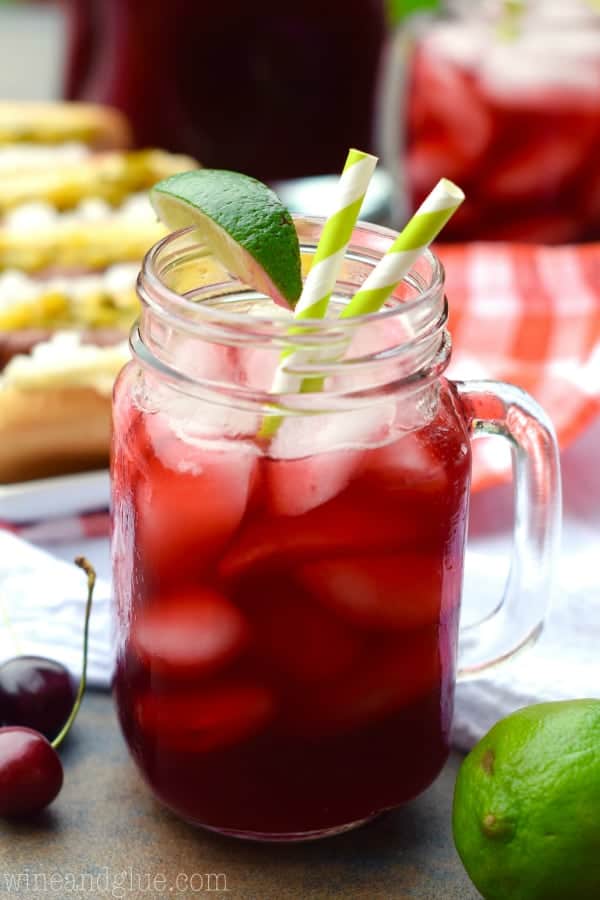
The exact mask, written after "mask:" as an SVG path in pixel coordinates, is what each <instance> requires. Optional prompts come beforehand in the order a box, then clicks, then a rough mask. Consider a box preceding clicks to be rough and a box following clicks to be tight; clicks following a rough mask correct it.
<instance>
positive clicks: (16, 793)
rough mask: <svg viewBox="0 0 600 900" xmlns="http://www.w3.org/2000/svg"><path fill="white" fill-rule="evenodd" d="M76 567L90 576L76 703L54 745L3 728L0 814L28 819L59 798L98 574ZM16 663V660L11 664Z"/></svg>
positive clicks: (29, 732)
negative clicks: (65, 745) (63, 750)
mask: <svg viewBox="0 0 600 900" xmlns="http://www.w3.org/2000/svg"><path fill="white" fill-rule="evenodd" d="M75 563H76V565H78V566H79V568H80V569H83V571H84V572H85V573H86V575H87V584H88V596H87V603H86V607H85V625H84V632H83V665H82V668H81V678H80V681H79V688H78V690H77V696H76V697H75V702H74V703H73V705H72V708H71V712H70V714H69V715H68V718H67V720H66V722H65V723H64V725H63V727H62V728H61V730H60V732H59V733H58V734H57V735H56V737H55V738H54V740H53V741H52V742H50V741H48V740H47V739H46V738H45V737H44V736H43V735H42V734H40V732H39V731H34V730H33V729H32V728H25V727H23V726H5V727H3V728H0V815H1V816H24V815H28V814H31V813H36V812H40V811H41V810H42V809H44V808H45V807H46V806H48V805H49V804H50V803H52V801H53V800H54V798H55V797H56V796H57V795H58V793H59V791H60V789H61V787H62V783H63V767H62V763H61V761H60V758H59V756H58V753H57V752H56V751H57V749H58V748H59V747H60V745H61V744H62V742H63V741H64V739H65V738H66V736H67V735H68V733H69V731H70V730H71V726H72V725H73V722H74V721H75V719H76V717H77V713H78V712H79V707H80V706H81V701H82V699H83V695H84V693H85V685H86V672H87V655H88V632H89V622H90V612H91V609H92V595H93V593H94V584H95V582H96V573H95V572H94V570H93V568H92V566H91V565H90V564H89V562H88V561H87V560H86V559H84V558H83V557H78V558H77V559H76V560H75ZM11 662H12V661H11Z"/></svg>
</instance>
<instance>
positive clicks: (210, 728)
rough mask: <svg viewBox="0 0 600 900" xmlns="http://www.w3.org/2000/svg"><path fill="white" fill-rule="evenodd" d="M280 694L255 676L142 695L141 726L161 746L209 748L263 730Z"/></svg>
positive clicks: (139, 707) (137, 712) (137, 707)
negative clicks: (172, 691) (202, 686)
mask: <svg viewBox="0 0 600 900" xmlns="http://www.w3.org/2000/svg"><path fill="white" fill-rule="evenodd" d="M275 707H276V704H275V698H274V696H273V694H272V693H271V692H270V691H269V690H268V688H266V687H265V686H264V685H262V684H260V683H258V682H255V681H244V682H242V681H226V682H223V683H222V684H217V685H214V686H213V687H211V688H207V689H204V690H197V691H187V692H185V693H180V694H174V693H170V694H168V695H167V694H159V693H157V692H156V691H152V692H148V693H147V694H143V695H142V696H141V697H140V699H139V700H138V701H137V702H136V704H135V718H136V721H137V724H138V726H139V727H140V728H141V730H142V731H143V732H144V733H145V734H146V735H147V736H149V737H150V738H151V740H152V741H153V742H155V743H156V744H157V745H158V746H160V747H164V748H165V749H168V750H172V751H176V752H179V753H210V752H212V751H215V750H220V749H222V748H224V747H228V746H231V745H232V744H237V743H241V742H242V741H245V740H248V738H250V737H252V736H253V735H255V734H256V733H257V732H259V731H261V730H262V729H264V728H265V727H266V726H267V725H268V723H269V721H270V720H271V718H272V717H273V716H274V714H275Z"/></svg>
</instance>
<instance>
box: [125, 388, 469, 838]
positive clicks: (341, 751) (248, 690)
mask: <svg viewBox="0 0 600 900" xmlns="http://www.w3.org/2000/svg"><path fill="white" fill-rule="evenodd" d="M126 380H127V379H125V381H126ZM116 430H117V434H118V439H117V442H116V446H115V454H114V468H113V478H114V503H115V516H116V522H117V536H116V541H115V544H116V546H115V553H116V559H117V571H116V575H117V585H119V582H120V580H121V579H123V578H126V579H127V580H128V581H129V580H130V582H131V584H132V586H133V589H132V592H131V600H130V606H129V608H128V609H127V610H122V611H121V615H122V617H123V619H124V618H130V619H131V627H130V630H129V632H128V635H127V639H126V640H125V641H124V643H123V645H122V647H121V651H120V657H119V664H118V673H117V679H116V693H117V700H118V704H119V709H120V714H121V721H122V725H123V729H124V732H125V736H126V738H127V741H128V743H129V745H130V747H131V748H132V750H133V753H134V755H135V758H136V761H137V763H138V765H139V766H140V768H141V770H142V772H143V773H144V776H145V778H146V779H147V780H148V782H149V783H150V785H151V787H152V789H153V791H154V792H155V794H156V795H157V796H158V797H159V798H160V799H161V800H162V801H163V802H164V803H166V804H167V805H168V806H170V807H171V808H173V809H174V810H175V811H176V812H177V813H178V814H179V815H181V816H182V817H184V818H186V819H189V820H191V821H194V822H196V823H199V824H203V825H208V826H210V827H213V828H217V829H220V830H225V831H230V832H237V833H242V834H252V833H254V834H263V835H271V836H278V835H281V836H284V835H288V836H289V835H294V834H306V833H312V832H315V833H319V832H327V831H330V830H334V829H338V828H340V827H343V826H345V825H348V824H350V823H354V822H356V821H360V820H362V819H365V818H367V817H369V816H371V815H373V814H375V813H377V812H378V811H381V810H383V809H387V808H389V807H394V806H397V805H398V804H400V803H403V802H404V801H406V800H408V799H410V798H411V797H413V796H415V795H416V794H418V793H419V792H420V791H422V790H423V789H424V788H425V787H426V786H427V785H429V784H430V783H431V781H432V780H433V779H434V777H435V776H436V775H437V773H438V772H439V770H440V768H441V767H442V765H443V763H444V762H445V760H446V756H447V753H448V737H449V727H450V721H451V717H452V697H453V684H454V677H455V671H454V660H455V649H456V635H457V623H458V605H459V597H460V586H461V572H462V554H463V542H464V522H465V512H466V509H465V508H466V502H467V499H466V498H467V486H468V478H469V467H470V456H469V453H468V452H467V448H468V439H467V436H466V434H465V431H464V429H463V427H462V424H461V421H460V418H458V416H457V412H456V408H455V400H454V397H453V395H452V393H451V391H450V390H449V389H448V388H447V387H444V388H443V397H442V402H441V404H440V407H439V410H438V414H437V416H436V418H435V420H434V421H432V422H431V423H430V424H428V425H427V426H426V427H425V428H423V429H420V430H418V431H416V432H414V433H412V434H410V435H407V436H404V437H398V438H397V439H395V440H393V439H392V440H391V441H390V442H388V443H386V444H385V446H382V447H373V448H371V449H364V450H360V451H354V450H353V451H340V452H333V453H325V454H320V455H315V456H314V457H312V458H308V459H297V460H276V459H272V458H270V457H269V456H262V455H253V454H250V453H248V452H247V450H246V449H239V450H238V451H237V452H236V448H235V447H230V448H229V449H225V450H224V449H222V447H221V449H219V446H218V444H217V445H216V446H215V448H214V449H213V448H211V447H210V444H208V443H207V444H206V445H205V446H204V447H195V448H194V447H192V446H190V445H186V444H185V443H183V442H182V441H181V440H180V439H178V437H177V436H176V435H175V434H173V433H172V432H171V431H170V429H169V425H168V420H167V419H166V418H164V419H163V418H162V416H161V415H160V414H154V415H152V414H150V415H148V414H145V413H144V412H142V411H140V410H137V409H135V407H133V406H131V405H130V403H129V400H128V399H127V389H126V387H125V386H124V385H123V384H122V385H121V387H120V388H119V389H118V391H117V406H116ZM134 472H135V473H136V474H135V475H132V473H134ZM340 479H341V480H340ZM303 510H304V511H303ZM123 560H127V566H131V568H129V569H128V571H127V572H126V573H125V571H124V565H123V563H122V561H123ZM132 560H133V563H131V561H132ZM124 593H125V591H124Z"/></svg>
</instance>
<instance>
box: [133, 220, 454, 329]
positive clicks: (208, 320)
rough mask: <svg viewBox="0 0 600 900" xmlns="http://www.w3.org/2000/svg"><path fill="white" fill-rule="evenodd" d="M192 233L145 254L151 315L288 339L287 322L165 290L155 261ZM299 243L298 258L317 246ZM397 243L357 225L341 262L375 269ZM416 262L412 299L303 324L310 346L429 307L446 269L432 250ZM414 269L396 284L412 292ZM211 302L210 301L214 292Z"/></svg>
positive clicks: (307, 224)
mask: <svg viewBox="0 0 600 900" xmlns="http://www.w3.org/2000/svg"><path fill="white" fill-rule="evenodd" d="M292 218H293V220H294V223H295V225H296V229H297V230H298V228H299V227H300V229H302V227H304V228H306V229H313V230H314V231H316V230H317V229H319V228H321V227H322V226H323V224H324V223H325V219H324V218H323V217H320V216H303V215H293V216H292ZM193 231H194V227H193V226H190V227H188V228H185V229H181V230H179V231H175V232H172V233H171V234H168V235H166V236H165V237H164V238H162V240H160V241H159V242H158V243H156V244H155V245H154V246H153V247H151V248H150V250H149V251H148V252H147V253H146V255H145V257H144V260H143V263H142V268H141V271H140V274H139V276H138V291H139V293H140V296H141V297H142V299H143V301H144V302H145V303H146V305H148V306H149V307H151V308H152V310H153V311H154V312H156V313H158V314H159V315H163V316H164V315H165V314H166V315H168V316H169V317H174V318H176V319H177V320H179V322H180V324H181V325H182V326H185V327H191V328H192V329H193V328H194V326H195V325H196V326H200V327H205V326H206V325H207V324H208V325H210V324H218V325H219V326H221V327H228V326H230V327H236V326H238V327H242V326H243V327H244V328H246V329H247V327H248V324H249V323H251V325H252V330H253V332H254V333H256V332H257V331H260V330H261V329H265V331H266V332H268V334H269V335H270V336H272V337H277V336H281V337H285V336H286V335H288V334H289V320H285V319H282V320H273V318H272V317H270V316H268V315H264V316H262V315H260V314H258V315H255V314H254V313H253V314H252V316H249V315H248V314H247V313H243V312H238V311H235V310H226V309H224V308H223V307H222V306H219V307H215V306H211V305H208V304H204V303H198V302H195V301H193V300H190V299H189V298H188V297H186V296H185V295H183V294H180V293H178V292H177V291H175V290H173V289H172V288H170V287H169V286H168V284H166V282H165V281H164V280H163V279H162V278H161V277H160V265H159V260H160V257H161V255H163V254H165V253H167V254H168V253H169V251H171V253H172V252H173V249H174V246H177V242H180V241H181V240H182V239H185V238H186V237H190V236H191V235H192V234H193ZM298 237H299V241H300V250H301V252H302V251H307V250H308V249H309V248H310V247H316V241H315V242H313V241H307V240H306V239H305V238H304V239H303V237H302V236H301V235H300V234H299V235H298ZM361 237H362V239H363V241H365V240H366V241H367V242H372V243H371V245H369V244H368V243H367V244H361V243H360V239H361ZM396 237H397V232H396V231H394V230H392V229H390V228H386V227H384V226H381V225H374V224H372V223H370V222H363V221H358V222H357V224H356V226H355V228H354V230H353V233H352V237H351V239H350V242H349V245H348V248H347V250H346V254H345V259H349V260H351V261H355V262H358V263H363V264H367V265H369V264H370V265H372V266H373V267H374V266H375V265H376V263H377V262H378V260H379V259H380V258H381V257H382V256H383V254H384V253H385V252H386V250H387V249H388V247H389V246H391V244H392V243H393V241H394V240H395V238H396ZM194 246H195V247H196V249H197V250H199V249H201V248H202V245H201V244H199V243H198V242H196V244H192V245H191V248H193V247H194ZM188 249H190V248H188ZM420 260H421V261H423V260H424V261H425V262H426V263H427V264H428V267H429V270H430V275H429V279H428V283H427V284H424V283H423V278H422V276H420V275H419V276H417V280H418V282H419V284H418V288H419V290H418V295H417V296H416V297H414V298H412V299H402V300H401V301H400V300H399V301H398V302H397V303H396V304H393V305H385V306H383V307H382V308H381V309H380V310H378V311H376V312H371V313H367V314H364V315H359V316H348V317H347V318H344V319H340V318H331V317H325V318H321V319H312V318H303V319H302V327H303V330H304V329H306V330H307V331H308V330H310V332H311V333H312V340H314V339H315V337H316V338H317V340H318V336H319V334H322V335H323V336H324V335H325V334H329V333H330V332H331V331H332V329H334V330H335V331H336V333H337V334H338V335H339V334H340V332H344V331H345V330H346V329H348V330H352V329H355V328H356V326H357V325H362V324H367V323H373V322H379V321H382V320H386V319H388V318H391V317H394V316H395V317H397V316H398V315H399V314H401V315H403V316H404V315H406V316H411V315H412V314H414V313H415V311H416V310H418V309H419V308H420V307H423V306H425V305H426V304H427V303H428V302H431V300H432V299H433V298H434V297H435V296H436V295H439V293H440V292H441V291H443V286H444V268H443V266H442V263H441V262H440V260H439V259H438V257H437V256H436V255H435V254H434V253H433V252H432V251H431V250H430V249H426V250H424V251H423V253H422V254H421V257H420ZM417 262H418V261H417ZM414 269H415V267H414V266H413V267H412V268H411V270H410V271H409V273H408V274H407V275H406V276H405V278H404V279H403V280H402V282H401V283H400V284H403V283H412V284H413V286H415V281H414V279H415V271H414ZM411 279H412V282H411ZM220 285H222V286H223V289H224V293H227V294H231V293H232V289H233V288H235V286H236V285H237V286H239V288H240V290H244V289H245V290H251V288H249V287H248V286H247V285H245V284H244V283H243V282H241V281H239V280H238V279H234V278H233V277H232V276H229V280H226V281H223V282H215V283H214V284H213V285H211V289H214V288H217V287H219V286H220ZM396 290H398V289H396ZM394 293H395V292H394ZM211 296H212V297H214V290H213V292H212V294H211ZM393 297H394V295H392V298H393Z"/></svg>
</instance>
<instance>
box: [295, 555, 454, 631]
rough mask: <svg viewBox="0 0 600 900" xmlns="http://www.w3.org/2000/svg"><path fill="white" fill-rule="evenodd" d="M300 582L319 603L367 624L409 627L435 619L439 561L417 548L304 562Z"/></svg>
mask: <svg viewBox="0 0 600 900" xmlns="http://www.w3.org/2000/svg"><path fill="white" fill-rule="evenodd" d="M297 577H298V579H299V580H300V582H301V583H302V584H303V585H304V586H305V587H306V588H307V590H308V591H310V593H311V595H312V596H314V597H317V598H318V599H319V600H320V601H321V602H322V603H323V604H324V605H325V606H327V607H328V608H330V609H332V610H334V611H335V612H336V613H337V614H338V615H340V616H342V617H343V618H344V619H346V620H347V621H348V622H350V623H352V624H354V625H358V626H360V627H361V628H367V629H371V628H373V629H383V630H384V631H387V630H389V629H401V630H402V629H411V628H419V627H420V626H422V625H428V624H431V625H434V624H435V623H436V622H438V621H439V618H440V611H441V599H442V589H443V580H442V567H441V562H440V560H439V559H436V558H435V557H432V556H431V555H428V554H425V553H420V552H418V551H412V552H411V551H410V550H406V551H402V552H401V553H397V554H385V555H381V554H378V553H376V552H375V553H373V554H372V555H371V554H370V555H357V556H352V557H350V558H335V557H334V558H329V559H321V560H317V561H315V562H310V563H306V564H305V565H304V566H301V567H300V568H299V569H298V570H297Z"/></svg>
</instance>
